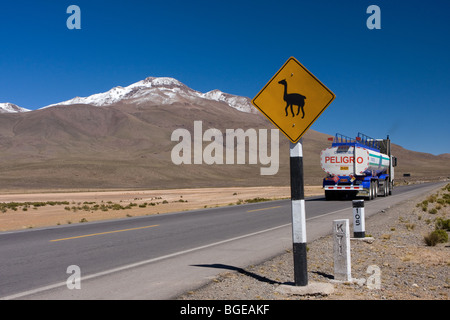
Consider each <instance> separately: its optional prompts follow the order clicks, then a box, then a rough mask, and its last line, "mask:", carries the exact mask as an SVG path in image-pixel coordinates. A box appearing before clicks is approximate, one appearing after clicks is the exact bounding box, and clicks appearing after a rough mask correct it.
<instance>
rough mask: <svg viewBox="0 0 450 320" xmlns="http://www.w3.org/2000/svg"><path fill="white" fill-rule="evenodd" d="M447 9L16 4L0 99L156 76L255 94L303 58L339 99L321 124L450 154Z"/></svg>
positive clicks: (323, 0)
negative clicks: (373, 22)
mask: <svg viewBox="0 0 450 320" xmlns="http://www.w3.org/2000/svg"><path fill="white" fill-rule="evenodd" d="M72 4H75V5H78V6H79V7H80V9H81V30H69V29H68V28H67V27H66V20H67V19H68V18H69V16H70V14H67V13H66V9H67V7H68V6H69V5H72ZM372 4H375V5H378V6H379V7H380V9H381V29H380V30H369V29H368V28H367V27H366V20H367V19H368V18H369V16H370V14H367V13H366V10H367V8H368V6H369V5H372ZM449 15H450V1H448V0H432V1H403V0H390V1H386V0H371V1H365V0H342V1H335V0H318V1H306V0H305V1H304V0H295V1H292V0H290V1H284V0H277V1H262V0H260V1H246V0H241V1H234V0H226V1H211V0H209V1H198V0H192V1H153V0H147V1H143V0H141V1H138V0H127V1H124V0H121V1H117V0H108V1H95V0H94V1H92V0H91V1H85V0H71V1H62V0H58V1H57V0H47V1H20V0H19V1H8V2H5V3H2V5H1V7H0V40H1V42H0V43H1V50H0V72H1V74H0V102H11V103H15V104H17V105H19V106H21V107H24V108H28V109H37V108H41V107H43V106H46V105H49V104H52V103H56V102H60V101H64V100H68V99H71V98H73V97H75V96H88V95H91V94H94V93H98V92H104V91H107V90H109V89H111V88H112V87H114V86H118V85H121V86H126V85H129V84H131V83H134V82H137V81H139V80H142V79H144V78H146V77H148V76H157V77H158V76H169V77H174V78H176V79H178V80H180V81H181V82H183V83H185V84H186V85H188V86H189V87H191V88H193V89H195V90H198V91H202V92H207V91H209V90H212V89H220V90H222V91H224V92H227V93H232V94H236V95H242V96H247V97H249V98H253V97H254V96H255V95H256V94H257V93H258V92H259V90H260V89H261V88H262V87H263V86H264V85H265V84H266V83H267V81H268V80H269V79H270V78H271V77H272V76H273V75H274V74H275V72H276V71H277V70H278V69H279V68H280V67H281V66H282V65H283V63H284V62H285V61H286V60H287V59H288V58H289V57H291V56H294V57H296V58H297V59H298V60H299V61H300V62H301V63H302V64H303V65H304V66H305V67H306V68H308V70H309V71H310V72H312V73H313V74H314V75H315V76H316V77H317V78H318V79H320V80H321V81H322V82H323V83H324V84H325V85H326V86H327V87H328V88H329V89H331V90H332V91H333V92H334V93H335V94H336V99H335V101H334V102H333V103H332V104H331V105H330V106H329V107H328V109H327V110H326V111H325V112H324V113H323V114H322V115H321V117H320V118H319V119H318V120H317V121H316V122H315V123H314V125H313V126H312V127H311V128H312V129H314V130H317V131H320V132H324V133H327V134H334V133H336V132H339V133H342V134H345V135H349V136H355V135H356V134H357V132H358V131H360V132H363V133H365V134H367V135H369V136H372V137H375V138H384V137H386V135H388V134H389V135H390V137H391V139H392V141H393V142H394V143H397V144H400V145H401V146H403V147H405V148H407V149H411V150H415V151H422V152H429V153H433V154H441V153H450V142H449V138H450V135H449V133H450V129H449V119H450V110H449V106H450V103H449V101H450V76H449V75H450V19H449ZM199 120H201V119H199Z"/></svg>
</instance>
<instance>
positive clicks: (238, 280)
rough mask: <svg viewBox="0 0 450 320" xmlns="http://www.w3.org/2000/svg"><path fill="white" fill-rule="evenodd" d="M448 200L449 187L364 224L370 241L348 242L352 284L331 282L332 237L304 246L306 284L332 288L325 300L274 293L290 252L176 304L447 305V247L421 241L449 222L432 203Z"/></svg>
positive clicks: (289, 265)
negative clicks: (335, 302)
mask: <svg viewBox="0 0 450 320" xmlns="http://www.w3.org/2000/svg"><path fill="white" fill-rule="evenodd" d="M449 196H450V184H448V185H447V188H444V189H443V188H437V189H435V190H434V191H432V192H430V193H429V194H424V195H422V196H421V197H419V198H415V199H409V200H407V201H404V202H402V203H400V204H398V205H396V206H394V207H391V208H389V209H388V210H384V212H379V213H378V214H376V215H373V216H371V217H370V218H369V219H367V220H366V236H368V235H370V236H371V237H373V238H374V240H373V241H372V242H371V243H369V242H365V241H359V240H351V263H352V278H353V279H356V280H357V281H353V282H351V283H350V282H347V283H335V282H332V281H331V279H332V278H333V272H334V271H333V243H332V237H331V235H329V236H325V237H322V238H320V239H317V240H316V241H313V242H311V243H308V279H309V282H328V283H329V282H331V283H333V285H334V287H335V290H334V293H332V294H330V295H326V296H322V295H314V296H298V295H290V294H281V293H279V292H277V291H276V289H277V287H278V286H279V285H280V284H283V283H290V282H292V281H293V261H292V252H291V250H286V252H285V253H284V254H282V255H280V256H277V257H275V258H273V259H271V260H269V261H266V262H264V263H262V264H260V265H250V266H247V267H246V268H235V269H234V270H224V272H223V273H221V274H220V275H219V276H218V277H216V278H215V279H213V280H212V281H211V283H209V284H208V285H206V286H204V287H202V288H198V289H196V290H193V291H190V292H187V293H185V294H184V295H182V296H180V297H179V298H178V299H179V300H304V299H308V300H449V296H450V273H449V270H450V268H449V267H450V245H449V242H448V241H447V242H446V243H438V244H437V245H436V246H428V245H426V244H425V241H424V236H425V235H428V234H429V233H430V232H432V231H434V230H435V228H436V226H435V224H436V221H437V220H438V219H444V220H445V219H449V218H450V204H449V202H446V203H445V202H444V203H442V200H440V201H439V202H440V203H439V202H438V201H437V199H444V198H446V199H448V198H449ZM425 203H426V205H425ZM433 209H435V210H433ZM350 230H352V229H350ZM330 231H331V230H330ZM446 233H447V235H448V230H447V231H446ZM378 272H379V273H378ZM378 274H379V277H377V275H378ZM377 279H379V280H380V282H377V281H376V280H377Z"/></svg>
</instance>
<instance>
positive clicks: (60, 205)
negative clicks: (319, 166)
mask: <svg viewBox="0 0 450 320" xmlns="http://www.w3.org/2000/svg"><path fill="white" fill-rule="evenodd" d="M321 194H323V190H322V187H320V186H306V187H305V196H313V195H321ZM289 197H290V187H289V186H285V187H279V186H278V187H229V188H194V189H170V190H102V191H80V192H39V193H14V194H5V193H3V194H1V195H0V203H2V204H9V206H4V207H2V211H0V231H10V230H21V229H30V228H40V227H48V226H56V225H64V224H72V223H85V222H92V221H99V220H110V219H121V218H124V219H125V218H131V217H137V216H145V215H153V214H163V213H169V212H180V211H188V210H196V209H204V208H213V207H218V206H228V205H240V204H245V203H251V202H260V201H267V200H276V199H288V198H289Z"/></svg>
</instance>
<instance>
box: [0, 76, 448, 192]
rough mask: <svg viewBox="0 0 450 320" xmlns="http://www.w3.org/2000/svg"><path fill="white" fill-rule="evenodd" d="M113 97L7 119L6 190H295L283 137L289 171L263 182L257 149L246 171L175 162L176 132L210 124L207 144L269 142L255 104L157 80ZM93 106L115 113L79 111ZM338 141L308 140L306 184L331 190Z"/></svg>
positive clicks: (439, 168)
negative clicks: (327, 178)
mask: <svg viewBox="0 0 450 320" xmlns="http://www.w3.org/2000/svg"><path fill="white" fill-rule="evenodd" d="M113 89H114V90H113ZM111 90H112V91H111ZM111 90H109V91H107V92H106V93H100V94H97V96H96V95H93V96H94V97H92V96H89V97H91V98H90V100H89V101H88V100H83V99H87V98H89V97H85V98H80V99H78V100H76V102H78V103H74V102H75V100H73V99H71V100H67V101H70V102H67V104H61V103H60V104H56V105H51V106H48V107H46V108H41V109H37V110H34V111H31V112H20V110H18V111H16V112H7V113H0V154H1V155H2V156H1V157H0V189H2V190H9V191H10V190H30V189H32V190H43V189H51V190H55V189H56V190H68V189H70V190H81V189H83V190H86V189H110V188H148V189H166V188H189V187H214V186H216V187H230V186H281V185H282V186H286V185H289V141H288V140H287V139H285V138H284V137H282V135H281V134H280V135H279V170H278V172H277V174H275V175H272V176H262V175H261V174H260V169H261V167H263V166H265V165H262V164H261V163H260V161H258V163H257V164H250V163H249V160H248V159H249V149H250V148H249V147H246V149H245V154H246V158H245V159H246V161H245V163H244V164H236V162H235V164H212V165H207V164H205V163H203V164H180V165H176V164H174V163H173V161H172V158H171V156H172V155H171V153H172V150H173V149H174V147H175V146H176V145H177V144H178V143H179V141H178V140H176V141H173V140H172V135H173V132H174V131H175V130H177V129H184V130H185V132H188V133H189V134H190V135H191V138H192V137H193V136H194V135H195V134H196V133H195V132H194V130H195V128H194V123H195V122H196V121H201V124H202V129H203V131H202V132H200V133H199V134H200V137H203V133H204V132H205V131H206V130H208V129H211V128H215V129H217V130H218V131H219V132H221V133H222V134H224V133H225V132H226V131H227V130H228V129H242V130H243V131H246V130H248V129H254V130H255V132H258V133H259V132H260V131H259V129H262V130H267V131H266V132H268V136H269V132H270V129H273V128H274V127H273V125H272V124H271V123H270V121H269V120H267V119H266V118H265V117H264V116H263V115H262V114H261V113H259V112H256V109H255V108H253V107H251V105H247V104H249V103H250V99H248V98H245V97H239V96H234V95H229V94H226V93H223V92H222V91H220V90H212V91H209V92H207V93H201V92H198V91H195V90H193V89H190V88H189V87H187V86H185V85H184V84H182V83H181V82H179V81H178V80H176V79H173V78H168V77H165V78H164V77H163V78H154V77H149V78H146V79H144V80H141V81H138V82H136V83H134V84H131V85H130V86H127V87H115V88H112V89H111ZM74 99H75V98H74ZM92 101H94V102H95V101H97V102H99V101H106V104H105V105H97V106H96V105H93V104H86V103H79V102H92ZM248 108H252V109H250V111H251V112H246V111H247V109H248ZM329 137H330V136H329V135H326V134H323V133H320V132H317V131H314V130H308V132H307V133H306V134H305V135H304V137H303V154H304V181H305V184H306V185H321V180H322V178H323V177H324V172H323V171H322V169H321V167H320V161H319V160H320V159H319V156H320V151H321V150H322V149H324V148H326V147H328V146H329V142H328V138H329ZM269 138H270V136H269ZM223 141H225V139H224V140H223ZM190 143H191V145H193V144H194V141H193V140H192V139H191V142H190ZM249 143H250V142H249V141H247V142H246V144H249ZM268 143H269V144H270V142H268ZM210 144H211V140H205V141H202V142H201V147H202V148H206V147H208V146H210ZM226 147H228V146H226ZM258 147H259V148H260V147H261V146H257V147H256V151H258ZM224 148H225V146H224ZM254 151H255V150H254ZM269 154H270V153H269ZM393 154H394V155H396V156H397V157H398V159H399V166H398V167H397V168H396V176H397V179H401V176H402V174H403V173H411V176H412V177H413V178H414V179H416V178H417V179H428V178H429V177H447V176H450V173H449V172H448V165H447V162H448V157H446V156H441V157H438V156H433V155H431V154H424V153H419V152H414V151H410V150H406V149H404V148H402V147H400V146H396V145H394V146H393ZM258 159H259V160H260V155H258Z"/></svg>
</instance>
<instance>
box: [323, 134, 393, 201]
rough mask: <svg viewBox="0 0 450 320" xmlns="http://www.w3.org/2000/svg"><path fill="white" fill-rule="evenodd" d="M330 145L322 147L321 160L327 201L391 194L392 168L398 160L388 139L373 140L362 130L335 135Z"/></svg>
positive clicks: (368, 198) (370, 198) (372, 197)
mask: <svg viewBox="0 0 450 320" xmlns="http://www.w3.org/2000/svg"><path fill="white" fill-rule="evenodd" d="M330 140H333V143H332V145H331V147H330V148H327V149H325V150H322V152H321V154H320V163H321V166H322V169H323V170H324V171H325V172H326V173H327V176H326V177H325V178H324V179H323V188H324V190H325V198H326V199H327V200H332V199H340V198H350V197H356V196H358V197H364V198H365V199H366V200H372V199H374V198H376V197H377V196H384V197H386V196H388V195H390V194H392V190H393V187H394V167H395V166H396V165H397V159H396V158H395V157H393V156H392V155H391V142H390V139H389V136H388V137H387V139H372V138H370V137H368V136H366V135H364V134H362V133H358V136H357V137H356V138H355V139H353V138H350V137H346V136H344V135H341V134H336V136H335V137H334V138H330Z"/></svg>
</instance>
